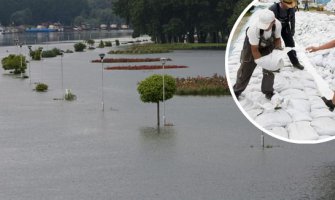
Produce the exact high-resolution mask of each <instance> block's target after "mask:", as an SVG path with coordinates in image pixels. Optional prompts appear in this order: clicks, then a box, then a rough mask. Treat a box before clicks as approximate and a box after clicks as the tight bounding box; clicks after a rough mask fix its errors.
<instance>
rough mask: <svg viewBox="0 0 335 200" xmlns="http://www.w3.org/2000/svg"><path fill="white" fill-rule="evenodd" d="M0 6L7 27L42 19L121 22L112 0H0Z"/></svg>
mask: <svg viewBox="0 0 335 200" xmlns="http://www.w3.org/2000/svg"><path fill="white" fill-rule="evenodd" d="M0 5H1V6H0V23H1V24H2V25H6V26H7V25H22V24H25V25H26V24H32V25H37V24H39V23H43V22H60V23H62V24H65V25H71V24H73V23H74V22H75V21H77V22H78V21H79V22H82V23H89V22H95V23H96V24H98V23H105V24H109V23H121V19H120V18H119V17H117V16H115V15H114V14H113V10H112V8H113V3H112V0H66V1H58V0H0ZM77 18H80V19H82V20H78V19H77Z"/></svg>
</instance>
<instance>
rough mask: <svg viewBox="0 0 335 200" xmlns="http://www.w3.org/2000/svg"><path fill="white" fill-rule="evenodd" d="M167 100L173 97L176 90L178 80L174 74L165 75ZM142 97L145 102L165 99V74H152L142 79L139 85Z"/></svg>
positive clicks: (138, 88)
mask: <svg viewBox="0 0 335 200" xmlns="http://www.w3.org/2000/svg"><path fill="white" fill-rule="evenodd" d="M164 79H165V80H164V82H165V84H164V85H165V100H168V99H171V98H172V97H173V95H174V94H175V92H176V81H175V79H174V78H173V77H172V76H169V75H165V76H164ZM137 91H138V92H139V94H140V98H141V100H142V101H143V102H145V103H158V102H159V101H163V76H162V75H157V74H155V75H152V76H150V77H148V78H146V79H144V80H143V81H141V82H140V83H139V85H138V87H137Z"/></svg>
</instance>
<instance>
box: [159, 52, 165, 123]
mask: <svg viewBox="0 0 335 200" xmlns="http://www.w3.org/2000/svg"><path fill="white" fill-rule="evenodd" d="M160 60H161V62H162V67H163V122H164V126H165V125H166V117H165V63H166V60H167V59H166V58H161V59H160Z"/></svg>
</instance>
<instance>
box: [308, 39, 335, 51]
mask: <svg viewBox="0 0 335 200" xmlns="http://www.w3.org/2000/svg"><path fill="white" fill-rule="evenodd" d="M334 47H335V39H334V40H332V41H330V42H327V43H325V44H323V45H321V46H318V47H315V46H311V47H307V48H306V51H308V52H315V51H320V50H324V49H330V48H334Z"/></svg>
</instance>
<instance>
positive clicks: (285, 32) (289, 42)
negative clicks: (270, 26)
mask: <svg viewBox="0 0 335 200" xmlns="http://www.w3.org/2000/svg"><path fill="white" fill-rule="evenodd" d="M295 5H296V2H295V0H280V2H278V3H274V4H273V5H272V6H270V8H269V9H270V10H271V11H272V12H273V13H274V14H275V17H276V18H277V19H278V20H279V21H280V22H281V25H282V30H281V36H282V38H283V40H284V43H285V46H286V47H295V43H294V39H293V36H294V33H295V9H294V7H295ZM287 55H288V57H289V58H290V61H291V63H292V65H293V67H295V68H298V69H300V70H303V69H304V66H302V65H301V64H300V62H299V59H298V57H297V52H296V51H295V50H291V51H289V52H288V53H287Z"/></svg>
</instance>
